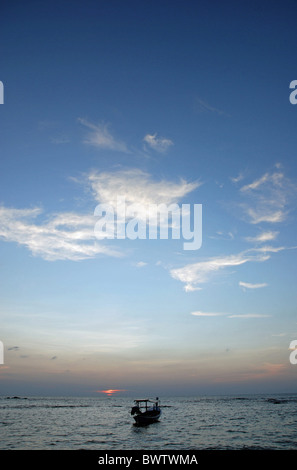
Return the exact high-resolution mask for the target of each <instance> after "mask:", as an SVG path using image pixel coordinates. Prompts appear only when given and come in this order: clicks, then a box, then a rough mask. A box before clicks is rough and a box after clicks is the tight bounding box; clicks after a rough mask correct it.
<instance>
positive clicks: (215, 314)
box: [191, 311, 224, 317]
mask: <svg viewBox="0 0 297 470" xmlns="http://www.w3.org/2000/svg"><path fill="white" fill-rule="evenodd" d="M191 315H194V317H220V316H222V315H224V313H213V312H200V311H197V312H191Z"/></svg>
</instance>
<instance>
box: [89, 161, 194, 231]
mask: <svg viewBox="0 0 297 470" xmlns="http://www.w3.org/2000/svg"><path fill="white" fill-rule="evenodd" d="M86 178H87V183H88V184H89V185H90V187H91V189H92V191H93V196H94V198H95V200H96V201H97V202H98V203H101V204H102V203H103V204H108V205H109V206H110V207H112V209H113V211H114V213H115V214H117V215H118V216H119V217H120V216H121V214H120V213H119V207H118V200H119V198H124V199H125V204H126V205H127V206H128V205H129V206H130V205H131V206H132V205H133V207H134V208H135V209H136V211H137V217H138V218H139V219H140V220H142V221H144V222H145V221H147V218H148V215H149V211H150V208H151V206H152V205H159V204H166V206H169V205H170V204H172V203H177V202H179V201H180V200H181V199H182V198H183V197H185V196H186V195H187V194H189V193H190V192H192V191H193V190H194V189H196V188H198V187H199V186H200V184H201V183H199V182H190V183H189V182H187V181H185V180H183V179H181V180H180V181H179V182H177V183H176V182H172V181H167V180H159V181H158V180H155V179H153V178H152V176H151V175H150V174H148V173H146V172H144V171H142V170H139V169H135V168H134V169H133V168H132V169H128V170H119V171H115V172H101V173H100V172H96V171H92V172H90V173H89V174H88V175H87V176H86Z"/></svg>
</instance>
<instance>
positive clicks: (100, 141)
mask: <svg viewBox="0 0 297 470" xmlns="http://www.w3.org/2000/svg"><path fill="white" fill-rule="evenodd" d="M78 121H79V122H80V123H81V124H83V125H84V126H85V127H87V128H88V129H91V131H90V132H89V133H88V134H87V135H86V137H85V139H84V140H83V142H84V143H85V144H88V145H93V146H94V147H98V148H102V149H107V150H114V151H117V152H124V153H129V149H128V147H127V145H126V143H125V142H123V141H121V140H117V139H115V137H114V136H113V135H112V134H111V133H110V132H109V130H108V126H107V124H93V123H92V122H90V121H88V120H87V119H84V118H78Z"/></svg>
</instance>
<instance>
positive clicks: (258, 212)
mask: <svg viewBox="0 0 297 470" xmlns="http://www.w3.org/2000/svg"><path fill="white" fill-rule="evenodd" d="M292 189H293V187H292V184H291V182H290V181H289V180H288V178H286V177H285V175H284V174H283V173H282V172H280V171H275V172H273V173H269V172H267V173H265V174H264V175H263V176H261V177H260V178H258V179H256V180H254V181H253V182H251V183H249V184H246V185H244V186H242V187H241V189H240V193H241V195H242V196H245V197H246V198H247V202H245V203H243V205H242V207H243V209H244V211H245V213H246V215H247V219H248V221H249V222H250V223H251V224H260V223H269V224H275V223H280V222H283V221H284V220H285V219H286V218H287V215H288V203H289V200H290V197H291V194H292Z"/></svg>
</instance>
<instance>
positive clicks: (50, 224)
mask: <svg viewBox="0 0 297 470" xmlns="http://www.w3.org/2000/svg"><path fill="white" fill-rule="evenodd" d="M84 183H85V184H86V185H87V186H88V187H89V188H91V191H92V195H93V197H94V202H95V203H105V204H108V205H109V206H110V207H111V208H112V209H113V210H114V214H117V211H118V210H119V208H118V206H117V202H118V199H117V196H120V197H122V198H125V201H126V203H127V205H128V204H129V205H132V204H133V205H134V206H135V207H136V208H138V211H139V212H138V214H137V216H138V217H139V218H140V219H141V218H142V219H143V220H145V221H146V220H147V219H146V218H147V216H148V213H149V208H150V206H151V204H157V205H158V204H161V203H164V204H166V205H170V204H171V203H172V202H177V201H179V200H180V198H182V197H183V196H185V195H186V194H188V193H189V192H191V191H193V190H194V189H195V188H197V187H198V186H199V184H198V183H188V182H186V181H184V180H181V181H179V182H178V183H174V182H171V181H166V180H162V181H155V180H154V179H153V178H152V177H151V175H149V174H148V173H145V172H142V171H140V170H137V169H136V170H135V169H134V170H133V169H130V170H125V171H117V172H109V173H108V172H104V173H99V172H91V173H89V174H88V175H87V177H86V178H85V179H84ZM117 215H118V216H119V217H121V215H122V214H121V213H120V212H119V214H117ZM131 217H135V214H133V216H131ZM97 220H98V219H97V217H95V216H94V214H91V215H90V214H79V213H77V212H61V213H55V214H48V215H45V214H44V213H43V211H42V209H41V208H39V207H36V208H31V209H15V208H7V207H4V206H0V238H2V239H3V240H6V241H9V242H15V243H18V244H19V245H23V246H26V247H27V248H28V249H29V250H30V251H31V253H32V254H33V255H35V256H40V257H42V258H43V259H45V260H49V261H53V260H73V261H78V260H83V259H87V258H92V257H95V256H97V255H100V254H103V255H108V256H121V253H120V251H119V250H117V249H116V248H115V247H114V245H113V247H111V245H106V244H104V243H103V242H102V241H101V240H100V241H99V242H98V238H97V237H96V236H95V233H94V228H95V224H96V222H97ZM156 223H162V221H160V220H158V221H156ZM140 266H141V265H139V267H140Z"/></svg>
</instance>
